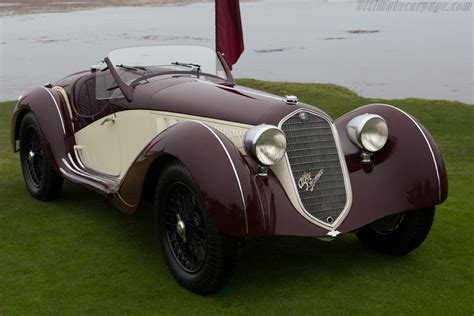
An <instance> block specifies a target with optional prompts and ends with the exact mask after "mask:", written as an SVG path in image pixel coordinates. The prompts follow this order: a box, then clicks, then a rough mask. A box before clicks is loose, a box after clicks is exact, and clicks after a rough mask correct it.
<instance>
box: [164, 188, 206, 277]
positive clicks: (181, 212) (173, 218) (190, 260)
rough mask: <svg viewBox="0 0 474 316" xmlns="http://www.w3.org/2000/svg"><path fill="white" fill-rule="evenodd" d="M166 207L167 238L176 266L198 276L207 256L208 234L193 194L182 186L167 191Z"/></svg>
mask: <svg viewBox="0 0 474 316" xmlns="http://www.w3.org/2000/svg"><path fill="white" fill-rule="evenodd" d="M165 205H166V207H165V231H166V238H167V241H168V243H169V246H170V248H171V250H172V253H173V255H174V257H175V258H176V260H177V262H178V263H179V265H180V266H181V267H182V268H183V269H184V270H185V271H187V272H188V273H197V272H199V271H200V270H201V269H202V267H203V265H204V262H205V259H206V253H207V237H208V236H207V231H206V227H205V222H204V219H203V215H202V212H201V210H200V209H199V206H198V203H197V201H196V196H195V194H194V192H193V191H192V190H191V189H190V188H189V187H188V186H187V185H185V184H184V183H175V184H174V185H173V187H172V188H171V189H170V191H169V193H168V195H167V200H166V204H165Z"/></svg>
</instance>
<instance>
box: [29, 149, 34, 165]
mask: <svg viewBox="0 0 474 316" xmlns="http://www.w3.org/2000/svg"><path fill="white" fill-rule="evenodd" d="M33 159H35V153H34V152H33V151H32V150H30V152H29V153H28V160H29V161H30V162H33Z"/></svg>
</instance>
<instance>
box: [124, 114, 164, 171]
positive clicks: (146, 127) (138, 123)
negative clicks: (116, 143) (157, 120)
mask: <svg viewBox="0 0 474 316" xmlns="http://www.w3.org/2000/svg"><path fill="white" fill-rule="evenodd" d="M117 123H118V126H119V135H120V137H119V139H120V153H121V160H122V168H121V169H122V172H121V174H120V176H121V177H123V176H124V175H125V174H126V173H127V171H128V168H130V166H131V165H132V163H133V162H134V161H135V159H136V158H137V156H138V155H139V154H140V152H141V151H142V150H143V148H145V146H146V145H147V144H148V143H149V142H150V141H151V140H152V139H153V137H155V136H156V130H155V129H154V128H153V126H152V122H151V120H150V112H149V111H142V110H131V111H123V112H118V113H117Z"/></svg>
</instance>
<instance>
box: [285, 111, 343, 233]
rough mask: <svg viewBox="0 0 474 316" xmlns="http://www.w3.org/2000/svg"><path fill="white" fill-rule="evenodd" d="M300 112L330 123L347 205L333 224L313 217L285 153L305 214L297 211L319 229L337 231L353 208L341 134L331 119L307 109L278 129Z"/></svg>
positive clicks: (292, 114)
mask: <svg viewBox="0 0 474 316" xmlns="http://www.w3.org/2000/svg"><path fill="white" fill-rule="evenodd" d="M300 112H308V113H311V114H313V115H316V116H318V117H320V118H322V119H324V120H325V121H326V122H328V124H329V126H330V127H331V130H332V133H333V137H334V142H335V143H336V148H337V153H338V156H339V163H340V164H341V170H342V175H343V177H344V186H345V189H346V205H345V206H344V209H343V210H342V212H341V213H340V214H339V216H338V217H337V218H336V220H335V221H334V222H333V223H331V224H328V223H325V222H323V221H321V220H319V219H317V218H316V217H314V216H313V215H311V214H310V213H309V212H308V211H307V210H306V208H305V207H304V205H303V202H302V201H301V198H300V194H299V192H298V188H297V187H296V183H295V180H294V179H293V170H292V169H291V164H290V161H289V159H288V153H285V158H284V159H285V162H286V164H287V167H288V169H289V171H290V173H291V180H292V185H293V188H294V189H295V191H296V196H297V197H298V203H299V206H300V207H301V211H303V212H300V210H299V209H298V208H296V209H297V210H298V212H299V213H300V214H301V215H302V216H303V217H304V218H306V219H307V220H308V221H310V222H311V223H313V224H315V225H317V226H319V227H322V228H324V229H327V230H329V231H334V230H336V228H338V227H339V226H340V225H341V224H342V222H343V221H344V219H345V218H346V217H347V214H348V213H349V210H350V208H351V206H352V186H351V181H350V178H349V172H348V170H347V165H346V158H345V157H344V153H343V152H342V147H341V143H340V140H339V133H338V132H337V129H336V126H335V125H334V124H333V122H332V120H331V118H329V117H327V116H325V115H322V114H321V113H318V112H315V111H311V110H308V109H305V108H300V109H297V110H295V111H293V112H291V113H290V114H288V115H287V116H285V117H284V118H283V119H282V120H281V121H280V123H278V128H280V129H281V127H282V125H283V123H284V122H286V121H287V120H288V119H289V118H290V117H292V116H294V115H296V114H298V113H300Z"/></svg>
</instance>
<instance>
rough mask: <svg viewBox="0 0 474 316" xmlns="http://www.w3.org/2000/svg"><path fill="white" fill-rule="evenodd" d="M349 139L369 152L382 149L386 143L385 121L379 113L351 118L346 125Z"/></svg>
mask: <svg viewBox="0 0 474 316" xmlns="http://www.w3.org/2000/svg"><path fill="white" fill-rule="evenodd" d="M346 131H347V135H348V136H349V139H350V140H351V141H352V142H353V143H354V144H355V145H356V146H358V147H360V148H362V149H365V150H367V151H370V152H376V151H379V150H380V149H382V147H383V146H385V144H386V143H387V139H388V126H387V122H386V121H385V120H384V119H383V117H381V116H380V115H376V114H363V115H359V116H357V117H355V118H353V119H352V120H351V121H350V122H349V123H348V124H347V127H346Z"/></svg>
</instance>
